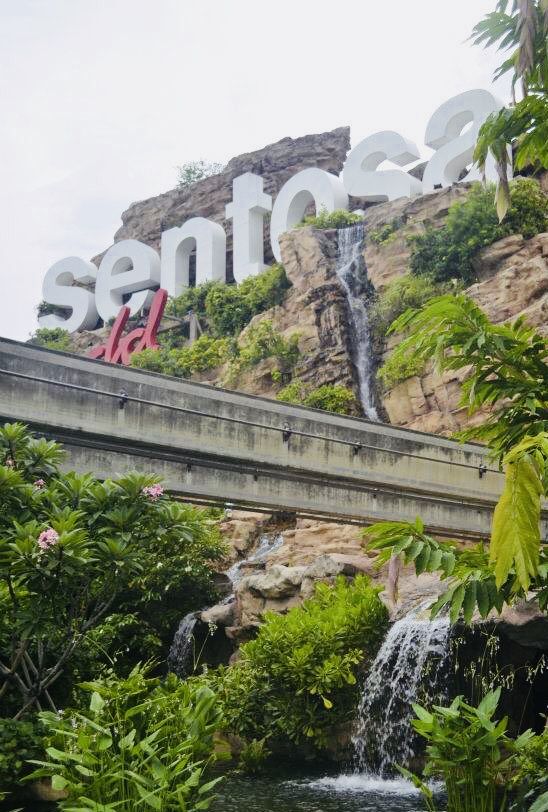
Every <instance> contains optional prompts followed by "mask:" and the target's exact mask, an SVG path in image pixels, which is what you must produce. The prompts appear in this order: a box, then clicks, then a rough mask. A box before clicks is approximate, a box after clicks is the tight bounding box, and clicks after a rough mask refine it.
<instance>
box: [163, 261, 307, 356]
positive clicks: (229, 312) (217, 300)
mask: <svg viewBox="0 0 548 812" xmlns="http://www.w3.org/2000/svg"><path fill="white" fill-rule="evenodd" d="M289 287H291V284H290V282H289V280H288V279H287V276H286V274H285V271H284V268H283V266H282V265H280V264H278V263H275V264H274V265H271V266H270V267H269V268H267V269H266V270H265V271H263V272H262V273H260V274H257V275H256V276H249V277H248V278H247V279H244V280H243V282H241V283H240V284H239V285H228V284H225V283H224V282H205V283H204V284H202V285H198V286H197V287H194V288H187V289H186V290H185V291H184V293H182V294H181V295H180V296H177V297H176V298H174V299H170V300H169V302H168V305H167V308H166V313H167V314H168V315H171V316H175V317H177V318H183V317H184V316H186V315H187V313H188V312H189V310H192V311H193V312H194V313H195V314H196V316H198V318H199V319H200V321H201V322H202V323H203V324H207V326H208V327H209V329H210V330H211V332H212V333H214V334H215V335H216V336H218V337H229V336H234V335H237V334H238V333H240V332H241V331H242V330H243V328H244V327H245V326H246V324H249V322H250V321H251V319H252V318H253V316H256V315H257V313H263V312H264V311H265V310H269V309H270V308H271V307H275V306H276V305H279V304H281V303H282V302H283V300H284V297H285V292H286V290H287V289H288V288H289ZM161 343H162V342H161Z"/></svg>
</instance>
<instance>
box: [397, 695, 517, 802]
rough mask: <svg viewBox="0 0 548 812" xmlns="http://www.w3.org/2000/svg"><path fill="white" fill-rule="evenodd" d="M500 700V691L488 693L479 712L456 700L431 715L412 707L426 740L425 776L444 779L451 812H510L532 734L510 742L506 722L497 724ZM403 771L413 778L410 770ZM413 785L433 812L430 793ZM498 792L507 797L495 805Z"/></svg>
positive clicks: (416, 781) (418, 728) (478, 708)
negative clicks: (513, 784)
mask: <svg viewBox="0 0 548 812" xmlns="http://www.w3.org/2000/svg"><path fill="white" fill-rule="evenodd" d="M499 699H500V688H498V689H497V690H496V691H490V692H489V693H488V694H486V696H485V697H484V699H483V700H482V702H481V703H480V704H479V706H478V707H477V708H476V707H472V706H470V705H468V704H467V703H466V702H464V700H463V697H462V696H457V697H456V698H455V699H454V700H453V702H452V703H451V705H450V707H448V708H445V707H440V706H437V705H435V706H434V707H433V708H432V710H431V711H429V710H427V709H426V708H423V707H421V706H420V705H413V710H414V711H415V713H416V715H417V717H418V718H417V719H416V720H414V721H413V727H414V728H415V730H416V731H417V733H419V735H420V736H422V737H423V738H425V739H426V741H427V747H426V767H425V771H424V774H425V776H428V777H434V778H443V780H444V782H445V787H446V790H447V809H448V810H449V812H460V811H461V810H463V811H467V810H470V811H471V810H473V811H474V812H496V810H501V809H506V800H507V791H508V782H509V778H510V776H511V772H512V769H513V768H515V764H516V753H518V752H519V751H520V749H521V748H522V747H524V746H525V745H526V743H527V741H528V740H529V739H530V737H531V735H532V734H531V731H527V732H526V733H523V734H522V735H521V736H520V737H519V738H518V739H516V740H512V739H510V738H509V737H508V735H507V734H506V727H507V723H508V719H507V718H504V719H501V720H500V721H499V722H496V721H495V720H494V719H493V716H494V714H495V711H496V709H497V705H498V702H499ZM400 769H401V768H400ZM401 772H403V774H404V775H406V776H408V777H411V778H414V776H412V774H411V773H409V772H408V771H407V770H401ZM414 782H415V784H416V785H417V786H420V788H421V789H422V791H423V794H424V796H425V800H426V801H427V806H428V809H429V810H432V812H434V810H435V806H434V803H433V799H432V791H431V789H430V788H429V787H427V786H425V785H424V784H422V782H421V781H420V780H419V779H416V778H415V781H414ZM499 788H500V790H501V791H502V793H503V797H502V798H499V799H498V800H497V790H498V789H499Z"/></svg>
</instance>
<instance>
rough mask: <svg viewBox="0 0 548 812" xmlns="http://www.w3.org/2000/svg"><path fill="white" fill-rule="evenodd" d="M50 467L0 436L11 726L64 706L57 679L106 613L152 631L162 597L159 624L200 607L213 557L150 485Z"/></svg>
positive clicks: (212, 546)
mask: <svg viewBox="0 0 548 812" xmlns="http://www.w3.org/2000/svg"><path fill="white" fill-rule="evenodd" d="M60 458H61V449H60V447H59V446H58V445H57V444H55V443H53V442H47V441H46V440H35V439H34V438H33V437H32V435H31V434H30V433H29V431H28V430H27V429H26V427H24V426H22V425H21V424H8V425H6V426H4V427H3V428H2V429H0V560H1V561H2V580H1V581H0V651H1V654H0V663H1V666H2V668H1V670H2V673H3V676H4V678H8V682H7V683H5V685H7V691H4V690H3V695H2V706H3V710H4V712H5V711H6V710H7V711H8V712H9V713H12V714H16V713H17V714H18V716H19V717H22V716H23V715H24V714H28V713H29V712H31V711H32V709H33V708H34V706H35V705H37V704H38V702H46V701H47V702H48V703H51V702H55V701H56V700H57V702H59V703H64V702H65V701H66V698H67V696H66V686H65V685H63V678H64V677H63V675H66V673H67V669H69V670H70V668H71V667H72V663H74V662H75V658H76V655H77V654H80V653H81V652H82V651H83V644H84V643H86V641H90V644H91V632H92V630H94V629H97V627H99V626H100V625H101V624H102V623H103V622H106V618H107V617H109V616H110V615H112V614H118V613H120V614H125V613H126V612H128V611H133V612H134V613H135V614H136V615H137V616H138V617H139V618H141V619H142V621H143V623H142V625H143V631H144V632H146V634H149V633H150V629H151V628H152V629H153V631H155V632H157V633H161V632H162V630H163V628H164V627H162V622H163V621H162V620H161V619H156V617H155V615H156V614H158V613H159V612H160V610H159V608H158V607H159V605H160V603H161V601H162V600H163V597H164V595H165V596H166V597H167V605H166V609H167V612H166V620H167V618H169V617H170V616H171V617H173V612H174V607H175V606H179V611H181V612H183V611H184V607H183V606H182V603H183V602H184V601H187V600H190V601H192V600H194V599H195V600H196V606H193V607H192V608H197V607H198V606H200V605H203V599H204V597H207V596H208V593H209V594H211V591H212V579H211V578H210V576H209V575H208V574H207V573H208V566H209V562H210V561H211V560H212V559H214V558H219V557H221V555H222V553H223V552H224V547H223V546H222V545H221V544H220V541H219V537H218V535H217V534H216V533H210V525H209V522H208V520H207V519H205V517H204V514H201V513H200V511H197V510H196V509H195V508H190V507H185V506H184V505H180V504H179V503H178V502H171V501H169V500H168V498H167V497H166V496H165V495H163V489H162V487H161V486H160V485H159V484H158V480H157V478H155V477H153V476H146V475H140V474H135V473H128V474H125V475H124V476H122V477H120V478H119V479H118V480H116V481H112V480H105V481H103V482H100V481H98V480H96V479H94V477H93V476H91V475H90V474H82V475H80V474H75V473H67V474H64V473H61V472H60V471H59V469H58V465H59V462H60ZM167 566H170V567H173V568H174V571H173V572H169V571H167ZM164 567H165V568H166V570H164ZM177 567H178V568H179V571H177V569H175V568H177ZM204 579H205V580H204ZM163 611H165V610H164V609H162V612H163ZM170 613H171V615H170ZM142 648H143V646H141V653H142ZM19 652H21V655H22V657H21V656H18V655H19ZM135 653H137V652H135ZM23 655H24V656H23Z"/></svg>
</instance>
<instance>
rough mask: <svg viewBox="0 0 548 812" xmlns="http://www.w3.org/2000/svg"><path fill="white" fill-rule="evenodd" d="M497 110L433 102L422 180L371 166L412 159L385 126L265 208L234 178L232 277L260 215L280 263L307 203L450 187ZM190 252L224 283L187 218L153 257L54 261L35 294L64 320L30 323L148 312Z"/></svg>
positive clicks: (135, 246) (133, 252)
mask: <svg viewBox="0 0 548 812" xmlns="http://www.w3.org/2000/svg"><path fill="white" fill-rule="evenodd" d="M502 106H503V104H502V102H500V101H499V100H498V99H497V98H496V97H495V96H493V94H492V93H490V92H489V91H487V90H470V91H467V92H466V93H461V94H460V95H458V96H454V97H453V98H451V99H449V101H447V102H445V103H444V104H442V105H441V106H440V107H439V108H438V109H437V110H436V112H435V113H434V114H433V115H432V117H431V118H430V121H429V122H428V125H427V127H426V133H425V142H426V144H427V145H428V146H429V147H432V148H433V149H434V150H435V152H434V154H433V156H432V157H431V158H430V160H429V161H428V164H427V165H426V168H425V171H424V176H423V179H422V181H419V180H417V179H416V178H414V177H412V176H411V175H409V174H408V173H407V172H404V171H403V169H384V170H379V169H378V167H379V165H380V164H381V163H382V162H383V161H385V160H388V161H391V162H392V163H393V164H396V165H397V166H400V167H405V166H407V165H408V164H410V163H412V162H414V161H416V160H417V159H419V158H420V152H419V150H418V148H417V146H416V144H414V143H413V142H412V141H409V140H408V139H407V138H404V137H403V136H402V135H400V133H397V132H394V131H392V130H385V131H383V132H378V133H374V134H373V135H369V136H368V137H367V138H364V139H363V141H361V142H360V143H359V144H358V145H357V146H356V147H354V149H352V150H351V152H350V153H349V155H348V157H347V159H346V162H345V164H344V167H343V171H342V175H341V177H337V176H336V175H333V174H331V173H330V172H326V171H324V170H323V169H318V168H310V169H304V170H303V171H302V172H298V173H297V174H296V175H294V176H293V177H292V178H290V180H288V181H287V183H285V184H284V185H283V186H282V188H281V189H280V191H279V193H278V196H277V197H276V200H275V201H274V203H273V202H272V198H271V196H270V195H267V194H265V193H264V191H263V180H262V178H261V177H260V176H259V175H254V174H252V173H250V172H247V173H246V174H244V175H240V176H239V177H237V178H235V179H234V182H233V197H232V202H231V203H229V205H228V206H227V207H226V216H227V218H230V219H232V221H233V242H234V245H233V252H234V253H233V261H234V268H233V273H234V278H235V279H236V281H237V282H239V281H241V280H242V279H244V278H245V277H247V276H251V275H253V274H258V273H260V272H261V271H262V270H263V269H264V267H265V265H264V248H263V221H264V217H265V215H266V214H268V213H269V212H271V220H270V237H271V244H272V252H273V254H274V256H275V257H276V259H277V260H280V259H281V257H280V246H279V242H278V239H279V237H280V235H281V234H283V233H284V232H285V231H288V230H289V229H290V228H292V227H293V226H294V225H295V224H296V223H298V222H299V221H300V220H302V218H303V215H304V213H305V211H306V209H307V207H308V206H309V205H310V204H311V203H313V204H314V205H315V207H316V211H319V210H320V209H322V208H325V209H326V210H327V211H328V212H330V211H334V210H335V209H347V208H349V197H360V198H365V199H366V200H369V201H382V200H394V199H396V198H398V197H411V196H413V195H420V194H424V193H426V192H430V191H432V190H433V189H434V188H435V187H438V186H442V187H444V186H450V185H451V184H453V183H456V182H458V180H459V178H460V176H461V174H462V172H463V171H464V170H465V169H466V167H468V166H469V165H470V164H471V162H472V154H473V150H474V144H475V141H476V138H477V134H478V131H479V128H480V127H481V125H482V124H483V122H484V121H485V119H486V118H487V117H488V116H489V115H490V113H493V112H495V111H497V110H499V109H500V108H501V107H502ZM486 174H487V176H488V177H489V178H490V179H492V180H495V179H496V173H495V171H494V167H493V166H488V167H487V173H486ZM478 178H479V175H478V172H477V170H476V169H472V170H471V171H470V172H469V173H468V174H467V175H466V178H464V179H465V180H475V179H478ZM193 251H196V284H200V283H201V282H205V281H207V280H210V279H214V280H222V281H224V280H225V277H226V234H225V231H224V229H223V228H222V226H220V225H219V224H218V223H214V222H213V221H211V220H206V219H205V218H204V217H192V218H190V219H189V220H187V221H186V222H185V223H183V225H182V226H180V227H177V228H170V229H169V230H168V231H164V232H163V234H162V237H161V259H160V256H158V253H157V252H156V251H155V250H154V249H153V248H151V247H150V246H148V245H145V244H144V243H141V242H139V241H138V240H123V241H121V242H118V243H115V244H114V245H113V246H112V247H111V248H109V250H108V251H107V252H106V254H105V255H104V257H103V259H102V261H101V264H100V266H99V269H97V268H96V267H95V265H94V264H93V263H91V262H87V261H86V260H83V259H80V258H79V257H67V258H66V259H62V260H60V261H59V262H56V263H55V264H54V265H53V266H52V267H51V268H50V269H49V270H48V272H47V273H46V276H45V278H44V284H43V298H44V300H45V301H46V302H48V303H49V304H51V305H56V306H58V307H60V308H63V309H65V310H66V311H71V314H70V315H69V316H68V317H65V318H63V317H62V316H60V315H53V314H52V315H48V316H41V317H40V319H39V322H40V325H41V326H42V327H50V328H52V327H62V328H64V329H65V330H68V331H69V332H75V331H77V330H83V329H88V330H89V329H93V328H94V327H95V326H96V325H97V322H98V320H99V318H101V319H103V321H105V322H106V321H108V320H109V319H112V318H114V317H115V316H116V315H117V313H118V312H119V310H120V307H121V306H122V305H123V304H124V303H125V304H127V305H128V306H129V307H130V309H131V313H132V315H133V314H135V313H138V312H139V311H140V310H142V309H143V308H145V307H148V306H149V305H150V302H151V299H152V296H153V291H154V290H155V289H156V288H157V287H158V285H161V287H162V288H165V289H166V290H167V291H168V293H169V294H170V295H171V296H178V295H179V294H180V293H181V292H182V291H183V289H184V288H185V287H188V284H189V264H190V256H191V254H192V252H193ZM74 282H80V283H84V284H87V285H89V284H93V283H95V291H94V292H93V291H90V290H87V289H85V288H83V287H78V286H74ZM128 297H129V298H128Z"/></svg>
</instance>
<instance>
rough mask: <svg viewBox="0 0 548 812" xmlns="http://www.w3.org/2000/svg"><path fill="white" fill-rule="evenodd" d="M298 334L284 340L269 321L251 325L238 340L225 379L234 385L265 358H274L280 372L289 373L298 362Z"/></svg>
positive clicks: (265, 320)
mask: <svg viewBox="0 0 548 812" xmlns="http://www.w3.org/2000/svg"><path fill="white" fill-rule="evenodd" d="M299 354H300V353H299V333H292V335H290V336H289V338H287V339H286V338H284V336H283V335H282V334H281V333H280V331H279V330H276V328H275V327H274V325H273V324H272V322H271V321H270V320H269V319H264V320H263V321H260V322H259V323H258V324H254V325H252V326H251V327H250V328H249V329H248V330H247V332H246V333H245V335H244V336H243V338H241V339H240V344H239V354H238V355H237V356H236V357H235V358H234V359H233V360H232V361H231V363H230V366H229V370H228V374H227V379H228V382H229V383H232V384H233V383H234V382H235V381H236V380H237V379H238V376H239V375H240V374H241V373H242V372H243V371H244V370H246V369H249V368H250V367H253V366H256V365H257V364H258V363H259V361H262V360H264V359H265V358H275V359H276V360H277V361H278V365H279V371H280V372H290V371H291V369H293V367H294V366H295V364H296V363H297V361H298V360H299Z"/></svg>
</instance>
